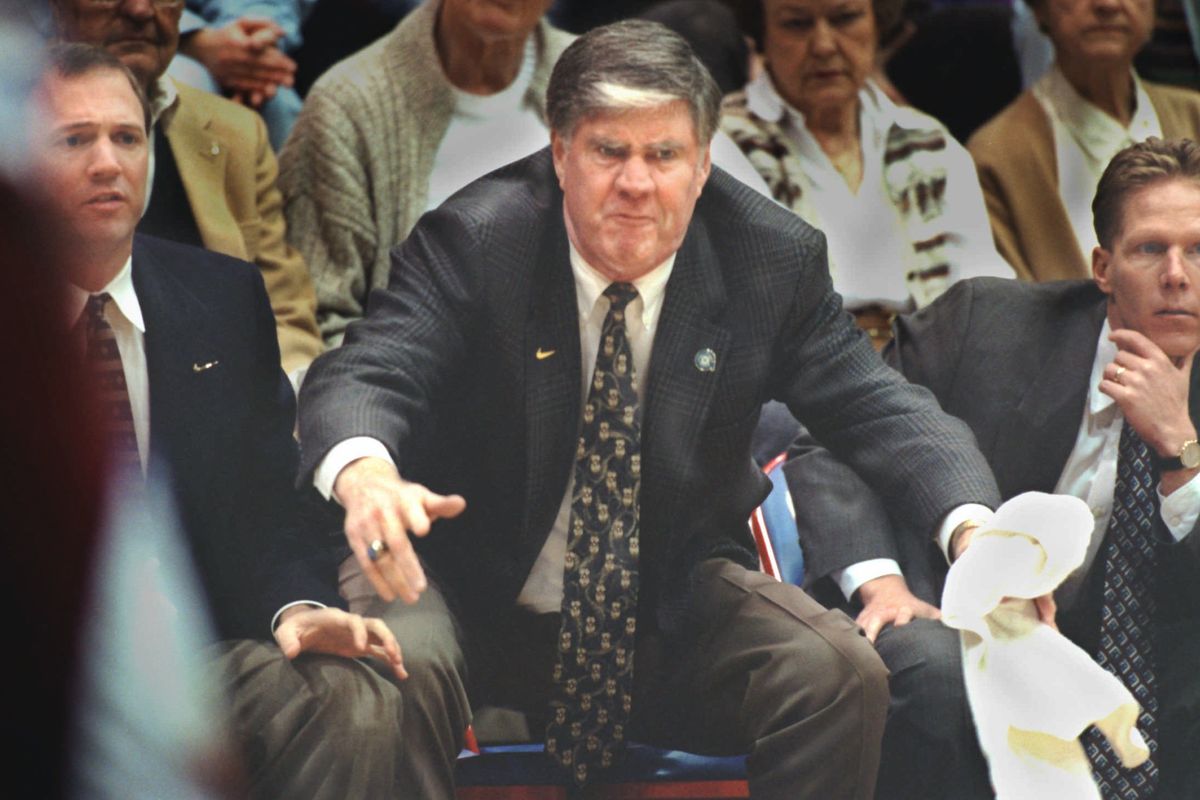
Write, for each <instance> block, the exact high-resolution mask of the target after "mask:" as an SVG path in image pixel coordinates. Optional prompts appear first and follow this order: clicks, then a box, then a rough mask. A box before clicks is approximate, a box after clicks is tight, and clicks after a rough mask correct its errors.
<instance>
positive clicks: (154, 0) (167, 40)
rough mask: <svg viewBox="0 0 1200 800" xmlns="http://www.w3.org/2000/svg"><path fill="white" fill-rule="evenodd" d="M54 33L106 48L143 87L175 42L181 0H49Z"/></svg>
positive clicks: (166, 60)
mask: <svg viewBox="0 0 1200 800" xmlns="http://www.w3.org/2000/svg"><path fill="white" fill-rule="evenodd" d="M51 2H52V5H53V8H54V17H55V20H56V23H57V25H58V32H59V36H60V37H61V38H62V39H63V40H65V41H68V42H86V43H88V44H94V45H98V46H100V47H103V48H104V49H106V50H108V52H110V53H112V54H113V55H114V56H116V57H117V58H119V59H121V61H123V62H124V63H125V66H127V67H129V69H130V71H132V72H133V74H134V75H136V76H137V79H138V81H140V82H141V84H142V86H143V87H145V88H146V89H149V87H150V84H151V83H153V82H154V80H155V79H157V78H158V77H159V76H160V75H162V74H163V73H164V72H166V70H167V64H169V63H171V58H172V57H174V55H175V49H176V48H177V47H178V46H179V18H180V16H181V15H182V14H183V0H51Z"/></svg>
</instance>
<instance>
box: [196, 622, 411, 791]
mask: <svg viewBox="0 0 1200 800" xmlns="http://www.w3.org/2000/svg"><path fill="white" fill-rule="evenodd" d="M213 653H214V658H213V666H214V667H215V669H216V670H217V671H218V674H219V675H220V676H221V678H222V682H223V683H224V684H225V686H226V687H227V689H228V693H229V696H230V702H231V706H232V708H231V711H232V716H233V721H232V727H233V730H234V733H235V738H236V739H237V742H238V749H239V751H240V755H241V756H242V760H243V766H244V767H245V769H246V772H247V780H248V783H249V789H250V796H251V797H255V798H264V800H265V798H282V797H304V798H313V800H322V799H324V798H328V800H338V799H340V798H346V797H380V798H387V797H399V796H402V792H400V791H399V787H398V786H397V772H396V753H397V746H398V742H399V736H398V733H399V732H398V728H397V725H396V719H397V715H398V713H399V707H400V697H399V692H398V691H397V689H396V687H395V686H393V685H392V684H390V683H389V682H387V681H386V680H384V679H383V678H382V677H380V676H379V675H378V674H377V673H376V672H375V671H374V670H372V669H371V668H370V667H368V666H366V665H364V664H362V663H360V662H358V661H354V660H352V659H348V658H338V657H336V656H308V655H302V656H300V657H299V658H297V659H296V660H295V661H288V659H287V658H286V657H285V656H284V655H283V653H282V652H280V650H279V648H278V647H277V646H276V645H275V644H274V643H273V642H258V641H250V640H243V641H234V642H222V643H221V644H219V645H215V646H214V648H213Z"/></svg>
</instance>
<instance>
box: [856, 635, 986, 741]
mask: <svg viewBox="0 0 1200 800" xmlns="http://www.w3.org/2000/svg"><path fill="white" fill-rule="evenodd" d="M875 645H876V649H877V650H878V651H879V655H880V656H881V657H882V658H883V661H884V663H885V664H886V665H887V667H888V670H889V671H890V672H891V679H890V687H891V695H892V706H891V716H892V717H895V718H898V719H902V720H903V721H904V723H905V724H906V725H908V726H912V727H913V728H916V729H918V730H920V731H921V732H922V734H923V735H925V736H930V737H935V738H948V739H950V740H952V741H958V740H961V739H962V738H963V737H964V736H971V735H973V733H972V732H971V731H969V730H964V729H966V728H969V726H970V712H969V709H968V705H967V695H966V687H965V685H964V683H963V672H962V649H961V645H960V644H959V634H958V631H955V630H953V629H951V628H947V627H946V626H945V625H943V624H942V623H940V622H938V621H936V620H928V619H918V620H913V621H912V622H910V623H909V624H907V625H903V626H901V627H899V628H894V627H889V628H886V629H884V630H883V631H882V632H881V633H880V634H879V637H878V639H877V640H876V643H875Z"/></svg>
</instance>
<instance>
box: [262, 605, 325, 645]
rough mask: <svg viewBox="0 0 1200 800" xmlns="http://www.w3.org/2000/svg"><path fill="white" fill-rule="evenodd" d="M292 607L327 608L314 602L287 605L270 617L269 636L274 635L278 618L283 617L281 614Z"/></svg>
mask: <svg viewBox="0 0 1200 800" xmlns="http://www.w3.org/2000/svg"><path fill="white" fill-rule="evenodd" d="M292 606H309V607H310V608H328V606H326V605H325V604H324V603H318V602H317V601H316V600H296V601H294V602H291V603H288V604H287V605H286V606H284V607H282V608H281V609H279V610H278V611H276V612H275V616H273V617H271V635H272V636H274V635H275V629H276V628H278V627H279V618H280V617H281V616H283V612H285V611H287V610H288V609H289V608H291V607H292Z"/></svg>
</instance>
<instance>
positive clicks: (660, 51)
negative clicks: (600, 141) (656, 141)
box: [546, 19, 721, 145]
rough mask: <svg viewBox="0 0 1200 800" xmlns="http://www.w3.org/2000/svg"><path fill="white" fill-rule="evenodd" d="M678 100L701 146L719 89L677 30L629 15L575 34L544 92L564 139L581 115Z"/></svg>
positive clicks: (716, 112)
mask: <svg viewBox="0 0 1200 800" xmlns="http://www.w3.org/2000/svg"><path fill="white" fill-rule="evenodd" d="M676 100H682V101H684V102H685V103H687V104H688V111H689V112H690V114H691V117H692V124H693V125H694V126H695V129H696V138H697V139H698V140H699V142H700V144H701V145H707V144H708V143H709V142H710V141H711V140H712V137H713V134H714V133H715V132H716V129H717V120H718V118H719V116H720V108H721V90H720V89H718V88H717V84H716V81H714V80H713V77H712V75H710V74H709V72H708V69H706V68H705V66H704V65H703V64H702V63H700V60H699V59H698V58H696V55H695V54H694V53H693V52H692V48H691V46H690V45H689V44H688V43H687V40H686V39H684V38H683V37H682V36H680V35H679V34H677V33H675V32H673V31H671V30H670V29H669V28H667V27H666V26H665V25H661V24H660V23H657V22H649V21H647V20H640V19H631V20H625V21H623V22H616V23H613V24H612V25H605V26H603V27H600V28H594V29H592V30H591V31H589V32H587V33H585V34H584V35H583V36H580V37H579V38H578V39H576V40H575V41H574V42H572V43H571V46H570V47H568V48H567V49H566V50H565V51H563V54H562V55H561V56H559V59H558V63H557V64H555V65H554V72H553V73H551V75H550V85H549V87H548V88H547V90H546V117H547V118H548V120H549V122H550V129H551V130H553V131H554V132H555V133H557V134H558V135H559V136H561V137H563V138H565V139H569V138H571V134H572V133H574V131H575V126H576V125H578V124H579V121H580V120H582V119H585V118H586V117H590V116H593V115H595V114H599V113H603V112H606V111H622V110H627V109H631V108H648V107H654V106H659V105H662V104H664V103H670V102H674V101H676Z"/></svg>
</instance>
